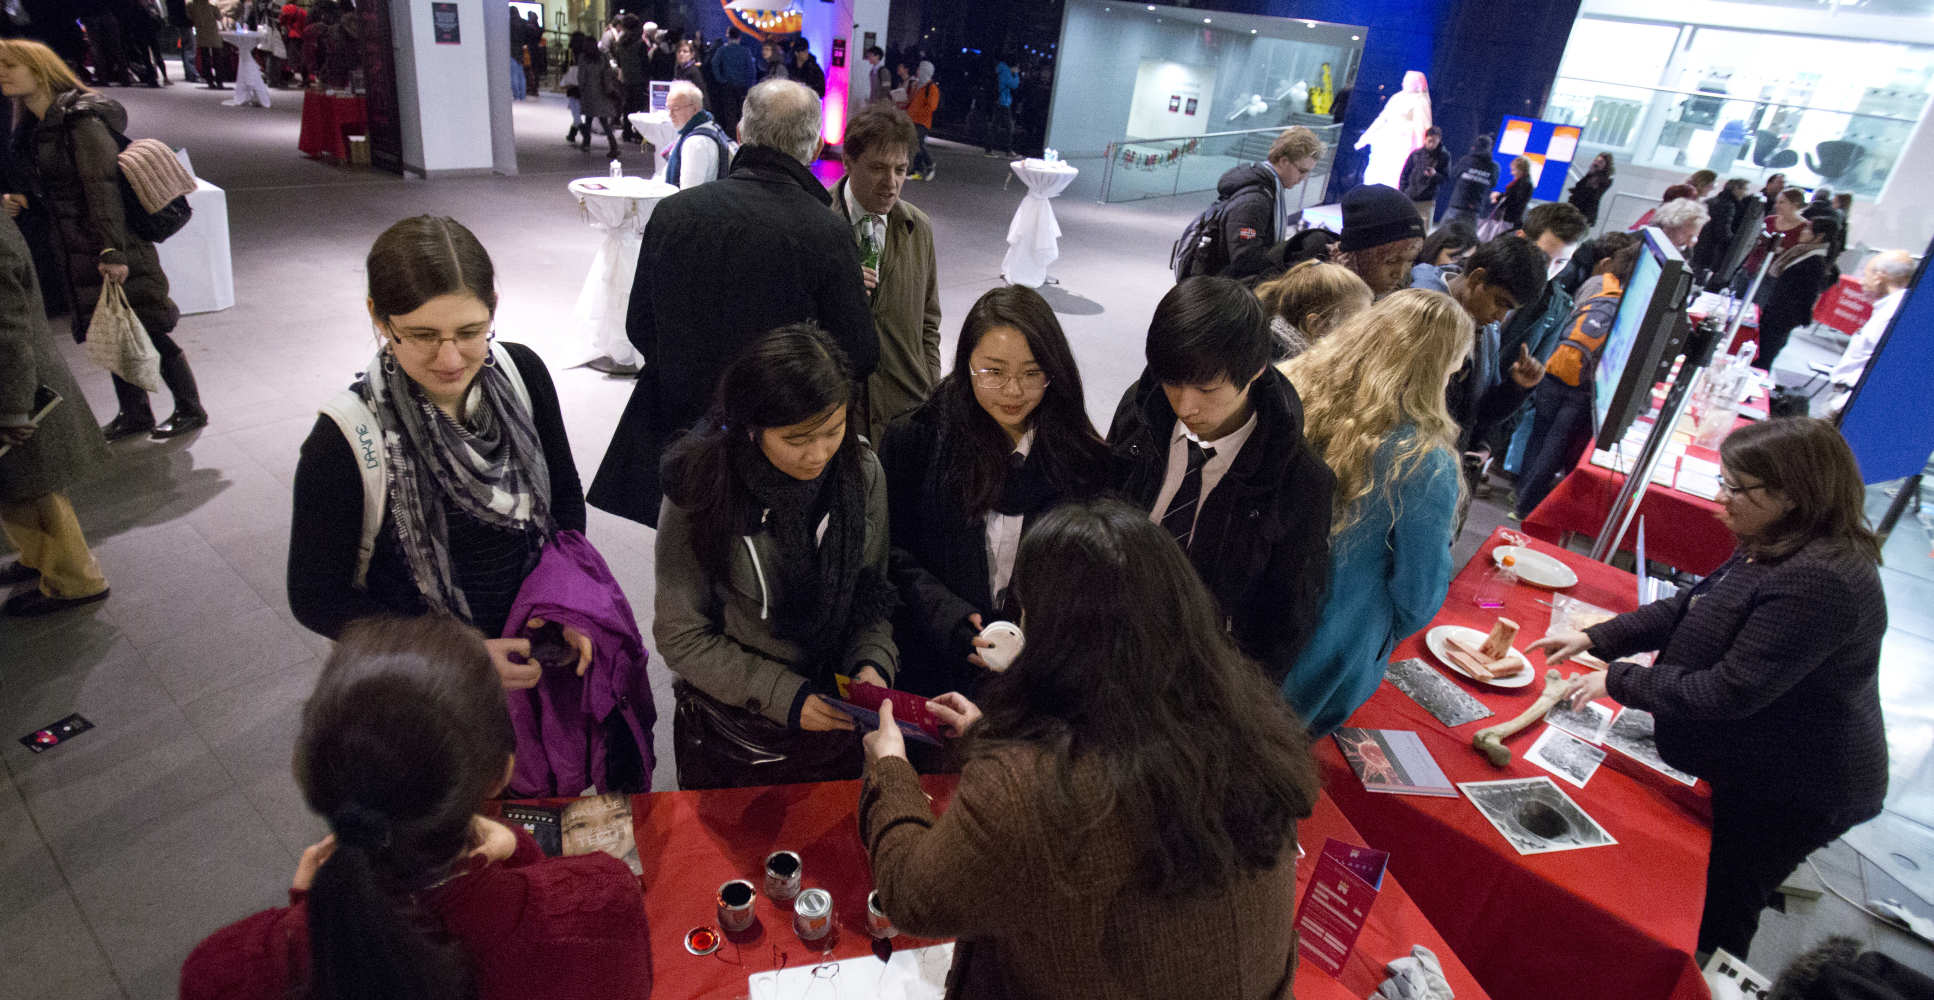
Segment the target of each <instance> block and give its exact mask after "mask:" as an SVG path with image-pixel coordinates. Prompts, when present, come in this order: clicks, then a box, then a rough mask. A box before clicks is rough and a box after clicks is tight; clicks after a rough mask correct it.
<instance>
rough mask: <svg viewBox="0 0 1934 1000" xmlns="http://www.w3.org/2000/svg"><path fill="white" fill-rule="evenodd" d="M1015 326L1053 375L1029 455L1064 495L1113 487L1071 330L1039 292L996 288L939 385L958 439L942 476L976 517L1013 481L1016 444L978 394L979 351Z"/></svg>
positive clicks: (973, 314)
mask: <svg viewBox="0 0 1934 1000" xmlns="http://www.w3.org/2000/svg"><path fill="white" fill-rule="evenodd" d="M1001 327H1009V328H1012V329H1013V330H1015V331H1016V332H1018V333H1019V334H1020V335H1021V336H1023V337H1025V338H1027V346H1028V350H1029V351H1031V352H1033V354H1034V362H1035V364H1037V365H1040V366H1041V372H1042V373H1043V374H1045V375H1046V376H1047V377H1048V387H1047V390H1046V392H1045V393H1043V394H1042V396H1041V404H1040V405H1039V406H1037V407H1035V408H1034V413H1033V414H1032V416H1031V417H1030V419H1031V420H1032V421H1033V428H1034V444H1033V446H1032V447H1031V448H1029V450H1028V461H1029V462H1030V463H1038V466H1037V467H1038V468H1040V469H1041V470H1042V474H1043V477H1044V478H1045V479H1046V480H1047V483H1048V485H1049V487H1050V490H1051V492H1052V494H1053V495H1054V496H1057V497H1086V496H1092V495H1094V494H1095V493H1096V492H1099V491H1100V490H1101V489H1102V488H1103V487H1105V486H1106V485H1107V478H1108V446H1107V445H1106V444H1105V443H1103V442H1102V439H1101V435H1100V434H1099V433H1097V432H1096V431H1095V425H1094V423H1093V422H1092V421H1090V420H1089V419H1088V404H1087V402H1086V399H1085V397H1084V396H1083V395H1082V391H1081V371H1080V369H1079V368H1077V367H1076V366H1075V361H1074V351H1073V350H1072V349H1070V348H1069V347H1068V337H1067V334H1065V333H1063V332H1062V331H1061V323H1060V321H1059V320H1057V319H1055V318H1054V310H1053V308H1051V307H1050V306H1049V305H1048V303H1047V300H1046V299H1043V298H1042V297H1041V294H1040V293H1039V292H1036V291H1035V290H1034V289H1032V288H1027V287H1024V286H1021V285H1006V286H1003V287H1001V288H996V289H994V290H992V291H990V292H988V293H987V294H985V295H982V296H981V297H980V299H979V301H977V302H975V303H974V305H973V308H971V309H969V310H967V319H966V321H965V322H963V323H962V324H961V326H960V342H959V344H958V345H957V346H956V347H955V348H954V367H953V370H952V371H950V372H948V373H947V377H946V378H943V379H941V380H940V384H939V385H938V386H936V387H935V388H934V391H933V400H934V405H935V406H937V407H939V408H940V414H941V416H942V418H943V422H944V424H945V426H947V427H949V428H953V429H954V430H955V432H956V433H957V434H958V435H959V437H958V439H957V440H958V442H959V443H958V444H957V445H953V446H949V447H947V449H946V451H945V452H943V453H942V455H941V469H942V478H943V480H944V481H945V483H946V485H947V489H948V491H949V492H950V493H952V495H954V496H956V497H959V498H960V502H961V504H962V506H963V507H964V508H965V510H966V513H967V516H968V517H969V518H978V517H981V516H982V515H985V514H986V513H987V512H988V511H989V510H992V509H993V507H994V504H995V503H996V502H998V501H999V500H1000V496H1001V490H1002V487H1003V486H1004V484H1005V483H1006V481H1007V470H1008V464H1007V456H1008V455H1009V454H1010V453H1012V452H1013V450H1014V446H1013V444H1012V443H1011V442H1009V441H1008V439H1007V432H1006V431H1004V430H1002V429H1001V425H1000V424H999V423H998V422H996V421H995V420H994V418H993V416H991V415H990V414H989V413H988V412H987V410H986V409H984V408H983V407H982V406H981V405H980V401H979V400H977V399H975V398H974V386H973V383H972V381H971V380H972V378H973V370H972V369H973V356H974V348H976V347H979V346H980V341H981V338H982V337H985V336H986V335H987V333H988V331H990V330H996V329H999V328H1001Z"/></svg>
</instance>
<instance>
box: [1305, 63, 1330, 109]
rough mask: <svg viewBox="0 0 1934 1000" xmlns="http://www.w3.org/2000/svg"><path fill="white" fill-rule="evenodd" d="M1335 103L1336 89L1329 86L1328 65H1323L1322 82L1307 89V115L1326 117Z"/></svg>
mask: <svg viewBox="0 0 1934 1000" xmlns="http://www.w3.org/2000/svg"><path fill="white" fill-rule="evenodd" d="M1335 103H1336V88H1334V87H1332V86H1331V85H1330V64H1329V63H1324V64H1323V82H1322V83H1320V84H1318V85H1316V86H1314V87H1311V88H1310V89H1309V113H1310V114H1313V115H1327V114H1329V113H1330V105H1332V104H1335Z"/></svg>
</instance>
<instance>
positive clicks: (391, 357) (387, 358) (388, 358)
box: [383, 348, 396, 375]
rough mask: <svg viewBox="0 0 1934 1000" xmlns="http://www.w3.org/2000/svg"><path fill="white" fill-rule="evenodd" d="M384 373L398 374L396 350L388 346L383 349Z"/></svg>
mask: <svg viewBox="0 0 1934 1000" xmlns="http://www.w3.org/2000/svg"><path fill="white" fill-rule="evenodd" d="M383 374H385V375H394V374H396V352H395V351H392V350H389V349H388V348H384V349H383Z"/></svg>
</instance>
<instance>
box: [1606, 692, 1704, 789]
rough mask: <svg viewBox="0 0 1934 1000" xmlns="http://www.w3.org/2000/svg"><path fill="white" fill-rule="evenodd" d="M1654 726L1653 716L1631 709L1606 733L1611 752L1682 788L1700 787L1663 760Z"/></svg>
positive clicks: (1692, 778) (1622, 713) (1621, 712)
mask: <svg viewBox="0 0 1934 1000" xmlns="http://www.w3.org/2000/svg"><path fill="white" fill-rule="evenodd" d="M1653 726H1654V722H1653V720H1652V713H1651V712H1647V711H1644V710H1643V709H1637V708H1631V707H1629V706H1628V707H1627V708H1625V709H1624V710H1622V711H1620V712H1619V713H1618V718H1616V719H1614V720H1612V728H1611V729H1610V730H1607V731H1606V733H1605V746H1606V748H1608V749H1611V750H1617V751H1618V752H1619V753H1622V754H1624V755H1625V756H1627V757H1630V758H1632V759H1633V760H1635V761H1638V762H1639V763H1641V764H1644V765H1645V766H1646V767H1649V768H1651V769H1652V770H1654V771H1657V772H1659V773H1660V774H1663V775H1665V776H1666V777H1668V778H1671V779H1672V780H1673V781H1676V782H1678V783H1679V784H1681V785H1696V784H1698V783H1699V779H1698V778H1695V777H1693V776H1692V775H1690V774H1687V773H1685V772H1684V771H1681V770H1679V769H1678V768H1676V767H1673V766H1672V765H1670V764H1668V763H1666V762H1665V758H1663V757H1660V756H1659V744H1658V743H1657V742H1656V740H1655V739H1654V736H1653Z"/></svg>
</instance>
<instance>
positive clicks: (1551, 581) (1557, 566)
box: [1491, 545, 1578, 590]
mask: <svg viewBox="0 0 1934 1000" xmlns="http://www.w3.org/2000/svg"><path fill="white" fill-rule="evenodd" d="M1505 556H1510V557H1512V560H1513V563H1514V565H1512V567H1511V569H1512V570H1514V571H1516V572H1517V574H1518V579H1519V580H1522V581H1523V582H1525V583H1528V584H1530V585H1532V586H1533V587H1543V588H1544V589H1546V590H1563V589H1565V588H1566V587H1572V586H1576V585H1577V584H1578V574H1576V573H1574V572H1572V571H1571V567H1570V566H1567V565H1565V564H1564V563H1563V562H1560V561H1559V560H1557V559H1553V558H1552V557H1550V556H1548V555H1545V554H1544V553H1542V552H1539V551H1538V550H1537V549H1532V548H1526V547H1524V546H1522V545H1500V546H1498V547H1497V548H1495V549H1492V550H1491V561H1492V562H1495V563H1497V564H1498V565H1499V566H1502V565H1504V557H1505Z"/></svg>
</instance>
